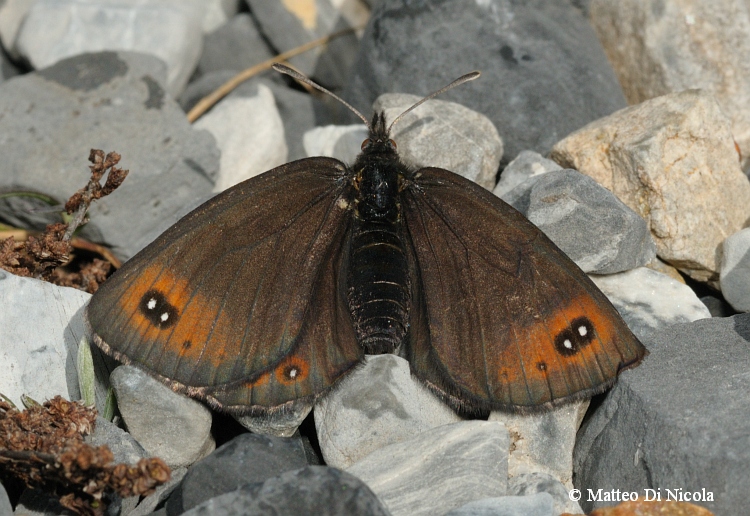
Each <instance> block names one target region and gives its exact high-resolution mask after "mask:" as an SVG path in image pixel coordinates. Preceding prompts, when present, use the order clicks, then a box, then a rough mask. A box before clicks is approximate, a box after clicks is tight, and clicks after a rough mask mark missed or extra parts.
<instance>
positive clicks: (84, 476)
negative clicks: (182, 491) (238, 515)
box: [0, 396, 170, 515]
mask: <svg viewBox="0 0 750 516" xmlns="http://www.w3.org/2000/svg"><path fill="white" fill-rule="evenodd" d="M95 420H96V409H94V408H90V407H86V406H84V405H83V404H82V403H80V402H71V401H67V400H65V399H63V398H62V397H60V396H56V397H55V398H53V399H51V400H49V401H47V402H45V403H44V404H43V405H36V406H32V407H30V408H28V409H26V410H24V411H19V410H18V409H16V408H15V407H13V406H12V405H11V404H10V403H8V402H6V401H3V400H0V472H2V474H3V475H11V476H12V477H14V478H16V479H19V480H21V481H22V482H23V483H25V484H26V485H27V486H28V487H31V488H36V489H41V490H44V491H45V492H48V493H53V494H54V495H56V496H59V497H60V504H61V505H62V506H63V507H66V508H68V509H70V510H71V511H73V512H76V513H77V514H86V515H89V514H91V515H94V514H96V515H99V514H103V511H104V509H105V508H106V505H105V500H104V499H103V495H104V494H105V493H107V492H115V493H117V494H118V495H120V496H122V497H127V496H142V495H148V494H150V493H151V492H153V490H154V488H156V487H157V486H159V485H161V484H163V483H165V482H166V481H168V480H169V477H170V470H169V467H168V466H167V465H166V464H165V463H164V461H162V460H161V459H159V458H156V457H154V458H149V459H141V460H140V461H139V462H138V464H137V465H135V466H128V465H126V464H112V462H113V461H114V457H113V455H112V452H111V451H110V450H109V448H108V447H107V446H91V445H89V444H87V443H85V442H84V440H83V436H84V435H86V434H88V433H90V432H91V431H92V430H93V428H94V424H95Z"/></svg>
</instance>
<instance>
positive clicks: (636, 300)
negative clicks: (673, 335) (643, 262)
mask: <svg viewBox="0 0 750 516" xmlns="http://www.w3.org/2000/svg"><path fill="white" fill-rule="evenodd" d="M590 277H591V279H592V280H593V281H594V283H595V284H596V286H597V287H599V290H601V291H602V292H604V294H605V295H606V296H607V298H608V299H609V300H610V302H611V303H612V304H613V305H615V308H617V310H618V311H619V312H620V315H622V318H623V319H625V322H626V323H627V324H628V327H629V328H630V329H631V330H632V331H633V333H635V335H636V336H637V337H638V338H640V339H644V338H645V337H647V336H648V335H649V334H650V333H651V332H652V331H654V330H657V329H661V328H667V327H669V326H672V325H674V324H679V323H686V322H691V321H697V320H699V319H706V318H709V317H711V312H710V311H709V310H708V308H707V307H706V305H705V304H704V303H703V302H702V301H701V300H700V299H699V298H698V296H697V295H696V294H695V292H694V291H693V289H691V288H690V287H688V286H687V285H685V284H684V283H680V282H679V281H677V280H675V279H673V278H670V277H669V276H667V275H666V274H662V273H660V272H656V271H654V270H652V269H649V268H647V267H638V268H637V269H633V270H632V271H627V272H622V273H620V274H610V275H609V276H596V275H591V276H590Z"/></svg>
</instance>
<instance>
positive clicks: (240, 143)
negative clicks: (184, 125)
mask: <svg viewBox="0 0 750 516" xmlns="http://www.w3.org/2000/svg"><path fill="white" fill-rule="evenodd" d="M193 127H195V128H196V129H203V130H206V131H208V132H209V133H211V134H212V135H213V137H214V138H215V139H216V144H217V146H218V147H219V151H220V152H221V159H220V161H219V163H220V169H219V174H218V177H217V178H216V184H215V185H214V192H223V191H224V190H226V189H227V188H229V187H232V186H234V185H236V184H237V183H240V182H242V181H244V180H245V179H250V178H251V177H254V176H257V175H258V174H262V173H263V172H265V171H266V170H268V169H269V168H273V167H277V166H279V165H283V164H284V163H286V162H287V154H288V152H287V146H286V140H285V139H284V124H283V122H282V121H281V117H280V116H279V110H278V109H277V108H276V102H275V100H274V96H273V93H272V92H271V90H270V88H268V87H267V86H265V85H263V84H259V85H258V89H257V93H256V94H255V95H254V96H252V97H232V98H227V99H224V100H222V101H221V102H219V104H217V105H216V106H214V108H213V109H212V110H211V111H210V112H209V113H207V114H206V115H205V116H203V117H201V118H199V119H198V121H196V122H195V124H194V125H193Z"/></svg>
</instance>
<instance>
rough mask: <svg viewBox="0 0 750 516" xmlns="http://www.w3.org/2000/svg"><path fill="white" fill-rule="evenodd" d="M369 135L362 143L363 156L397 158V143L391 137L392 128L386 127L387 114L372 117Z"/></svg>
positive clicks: (377, 114) (381, 113)
mask: <svg viewBox="0 0 750 516" xmlns="http://www.w3.org/2000/svg"><path fill="white" fill-rule="evenodd" d="M369 130H370V131H369V135H368V137H367V139H365V140H364V141H363V142H362V155H363V156H382V157H384V158H390V159H392V158H395V157H396V156H397V155H398V153H397V151H396V149H397V147H396V142H394V141H393V140H392V139H391V137H390V128H389V127H386V125H385V113H383V112H382V111H381V112H380V113H377V112H376V113H375V114H374V115H372V122H371V123H370V126H369Z"/></svg>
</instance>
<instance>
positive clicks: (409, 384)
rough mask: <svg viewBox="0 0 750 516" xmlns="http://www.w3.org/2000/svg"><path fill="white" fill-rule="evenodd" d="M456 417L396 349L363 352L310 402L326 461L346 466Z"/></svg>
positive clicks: (329, 463)
mask: <svg viewBox="0 0 750 516" xmlns="http://www.w3.org/2000/svg"><path fill="white" fill-rule="evenodd" d="M460 420H461V418H460V417H459V416H457V415H456V413H455V412H453V410H451V409H450V408H449V407H448V406H447V405H446V404H445V403H443V402H442V401H440V399H438V398H437V397H436V396H435V395H434V394H432V393H431V392H430V391H429V390H427V388H426V387H424V386H422V385H421V384H419V382H418V381H417V380H415V379H414V378H413V377H412V376H411V374H410V373H409V363H408V362H407V361H406V360H404V359H403V358H401V357H397V356H395V355H390V354H385V355H368V356H367V357H366V362H365V366H364V367H362V368H358V369H356V370H355V371H354V372H353V373H351V374H350V375H348V376H347V377H346V378H344V379H343V380H342V381H341V382H340V384H339V385H338V386H337V387H336V388H335V389H334V390H333V391H331V393H330V394H328V395H327V396H325V397H324V398H321V399H320V400H318V402H317V403H316V405H315V428H316V430H317V434H318V441H319V443H320V449H321V450H322V452H323V457H324V459H325V461H326V464H328V465H329V466H334V467H339V468H347V467H349V466H351V465H352V464H354V463H355V462H357V461H358V460H360V459H362V458H363V457H365V456H367V455H368V454H370V453H372V452H374V451H375V450H377V449H379V448H382V447H384V446H386V445H389V444H392V443H397V442H401V441H405V440H407V439H411V438H413V437H414V436H415V435H418V434H420V433H422V432H424V431H426V430H429V429H431V428H435V427H437V426H440V425H446V424H448V423H455V422H457V421H460Z"/></svg>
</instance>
